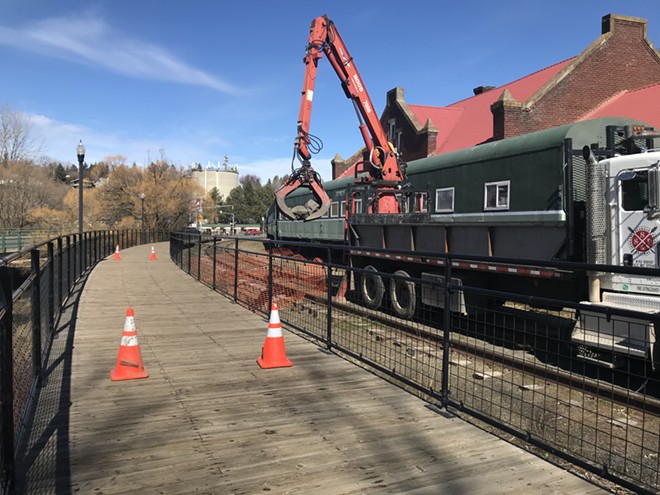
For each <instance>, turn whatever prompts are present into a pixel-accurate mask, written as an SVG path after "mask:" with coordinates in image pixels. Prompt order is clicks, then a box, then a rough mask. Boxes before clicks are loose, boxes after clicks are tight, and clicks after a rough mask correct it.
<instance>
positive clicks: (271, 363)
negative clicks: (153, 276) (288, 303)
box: [257, 303, 293, 368]
mask: <svg viewBox="0 0 660 495" xmlns="http://www.w3.org/2000/svg"><path fill="white" fill-rule="evenodd" d="M257 363H259V366H261V367H262V368H284V367H287V366H293V364H292V363H291V361H289V360H288V359H287V358H286V352H285V350H284V337H283V336H282V324H281V323H280V313H279V311H278V310H277V304H275V303H273V306H272V307H271V309H270V320H269V321H268V334H267V335H266V342H265V344H264V346H263V347H262V348H261V357H258V358H257Z"/></svg>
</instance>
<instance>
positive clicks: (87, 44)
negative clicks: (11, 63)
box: [0, 16, 242, 94]
mask: <svg viewBox="0 0 660 495" xmlns="http://www.w3.org/2000/svg"><path fill="white" fill-rule="evenodd" d="M0 44H3V45H7V46H13V47H16V48H20V49H23V50H28V51H31V52H35V53H40V54H42V55H46V56H53V57H59V58H65V59H67V60H71V61H73V62H78V63H84V64H86V65H91V66H97V67H102V68H104V69H106V70H109V71H112V72H117V73H120V74H124V75H126V76H129V77H136V78H140V79H150V80H161V81H170V82H176V83H181V84H192V85H197V86H205V87H208V88H211V89H214V90H216V91H220V92H223V93H228V94H240V93H241V92H242V90H241V89H239V88H238V87H236V86H233V85H231V84H229V83H226V82H224V81H223V80H221V79H219V78H217V77H215V76H213V75H211V74H208V73H206V72H204V71H203V70H200V69H197V68H195V67H192V66H190V65H188V64H186V63H185V62H184V61H182V60H179V59H178V58H177V57H175V56H174V55H172V54H170V53H168V52H167V51H166V50H164V49H163V48H160V47H159V46H157V45H154V44H150V43H147V42H145V41H143V40H139V39H137V38H132V37H131V36H129V35H127V34H126V33H122V32H119V31H117V30H115V29H112V28H111V27H110V26H108V25H107V24H106V23H105V22H104V21H103V20H102V19H99V18H95V17H90V16H87V17H72V18H63V17H58V18H52V19H46V20H43V21H39V22H35V23H33V24H30V25H25V26H22V27H19V28H8V27H2V26H0Z"/></svg>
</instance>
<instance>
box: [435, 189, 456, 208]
mask: <svg viewBox="0 0 660 495" xmlns="http://www.w3.org/2000/svg"><path fill="white" fill-rule="evenodd" d="M450 211H454V188H453V187H445V188H442V189H436V190H435V212H436V213H441V212H450Z"/></svg>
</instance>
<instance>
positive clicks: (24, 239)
mask: <svg viewBox="0 0 660 495" xmlns="http://www.w3.org/2000/svg"><path fill="white" fill-rule="evenodd" d="M61 234H62V232H61V231H59V230H44V229H0V253H13V252H15V251H20V250H21V249H23V248H25V247H27V246H31V245H32V244H37V243H39V242H42V241H46V240H48V239H52V238H54V237H57V236H58V235H61Z"/></svg>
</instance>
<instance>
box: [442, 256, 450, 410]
mask: <svg viewBox="0 0 660 495" xmlns="http://www.w3.org/2000/svg"><path fill="white" fill-rule="evenodd" d="M450 283H451V257H450V256H449V254H447V253H446V254H445V312H444V314H443V329H442V385H441V387H442V388H441V390H440V402H441V403H442V406H443V407H445V408H446V407H447V404H448V403H449V351H450V349H449V348H450V346H451V339H450V333H451V290H450V289H449V284H450Z"/></svg>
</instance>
